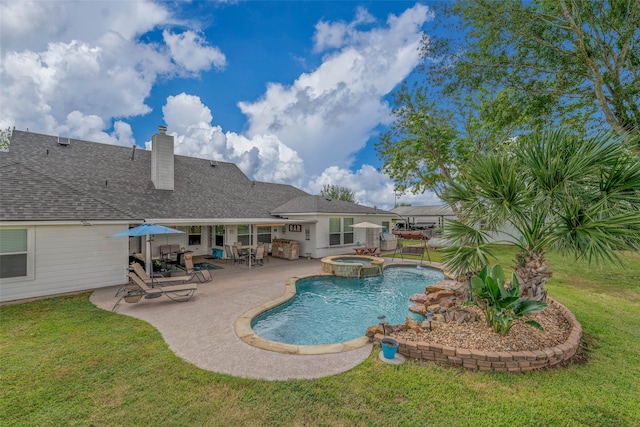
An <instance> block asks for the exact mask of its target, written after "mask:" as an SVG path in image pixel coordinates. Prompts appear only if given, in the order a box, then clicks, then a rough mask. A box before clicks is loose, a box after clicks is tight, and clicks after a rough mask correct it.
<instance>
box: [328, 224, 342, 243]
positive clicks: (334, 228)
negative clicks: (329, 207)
mask: <svg viewBox="0 0 640 427" xmlns="http://www.w3.org/2000/svg"><path fill="white" fill-rule="evenodd" d="M341 231H342V229H341V228H340V218H329V246H336V245H339V244H340V232H341Z"/></svg>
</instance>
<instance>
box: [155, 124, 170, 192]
mask: <svg viewBox="0 0 640 427" xmlns="http://www.w3.org/2000/svg"><path fill="white" fill-rule="evenodd" d="M173 173H174V172H173V136H172V135H167V127H166V126H158V133H156V134H155V135H153V136H152V137H151V181H152V182H153V184H154V185H155V186H156V189H157V190H173Z"/></svg>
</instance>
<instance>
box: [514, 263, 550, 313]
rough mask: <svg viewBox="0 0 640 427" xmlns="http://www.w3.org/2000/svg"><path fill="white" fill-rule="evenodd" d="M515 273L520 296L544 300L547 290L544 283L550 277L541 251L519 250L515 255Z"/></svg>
mask: <svg viewBox="0 0 640 427" xmlns="http://www.w3.org/2000/svg"><path fill="white" fill-rule="evenodd" d="M515 274H516V277H517V278H518V283H519V285H520V296H521V297H522V299H525V300H536V301H544V300H546V299H547V291H545V290H544V285H545V283H546V282H547V279H548V278H549V277H551V271H550V270H549V268H548V267H547V261H546V260H545V259H544V255H543V253H541V252H535V251H528V252H519V253H518V254H517V255H516V267H515Z"/></svg>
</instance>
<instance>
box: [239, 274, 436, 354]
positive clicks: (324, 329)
mask: <svg viewBox="0 0 640 427" xmlns="http://www.w3.org/2000/svg"><path fill="white" fill-rule="evenodd" d="M443 279H444V275H443V274H442V272H441V271H440V270H436V269H431V268H417V267H414V266H411V267H408V266H407V267H404V266H403V267H400V266H393V267H387V268H386V269H385V271H384V274H383V275H381V276H375V277H367V278H365V279H356V278H345V277H335V276H314V277H308V278H304V279H299V280H298V281H297V283H296V295H295V296H294V297H293V298H292V299H290V300H289V301H288V302H287V303H285V304H283V305H281V306H279V307H276V308H274V309H272V310H269V311H267V312H265V313H263V314H261V315H259V316H258V317H256V318H255V319H253V321H252V322H251V327H252V329H253V332H254V333H255V334H256V335H258V336H259V337H261V338H264V339H267V340H270V341H277V342H281V343H286V344H295V345H319V344H333V343H340V342H344V341H348V340H352V339H355V338H358V337H362V336H363V335H364V334H365V332H366V330H367V328H368V327H369V326H372V325H376V324H378V323H380V320H378V316H380V315H384V316H385V317H386V318H385V321H386V322H388V323H392V324H396V323H404V321H405V318H406V317H407V316H412V317H414V318H416V319H422V316H420V315H417V314H414V313H411V312H410V311H409V307H410V306H411V304H412V303H411V302H410V301H409V297H410V296H411V295H413V294H415V293H417V292H422V291H423V290H424V288H425V287H426V286H427V285H429V284H432V283H435V282H437V281H439V280H443Z"/></svg>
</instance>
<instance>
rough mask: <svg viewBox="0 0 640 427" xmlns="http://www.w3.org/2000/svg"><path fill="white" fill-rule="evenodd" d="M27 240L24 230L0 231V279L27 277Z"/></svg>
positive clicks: (25, 230)
mask: <svg viewBox="0 0 640 427" xmlns="http://www.w3.org/2000/svg"><path fill="white" fill-rule="evenodd" d="M27 238H28V233H27V229H26V228H17V229H4V230H0V279H9V278H12V277H27V276H28V274H29V252H28V240H27Z"/></svg>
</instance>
